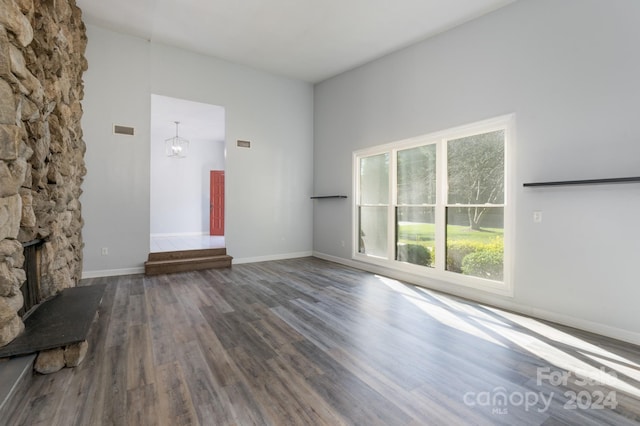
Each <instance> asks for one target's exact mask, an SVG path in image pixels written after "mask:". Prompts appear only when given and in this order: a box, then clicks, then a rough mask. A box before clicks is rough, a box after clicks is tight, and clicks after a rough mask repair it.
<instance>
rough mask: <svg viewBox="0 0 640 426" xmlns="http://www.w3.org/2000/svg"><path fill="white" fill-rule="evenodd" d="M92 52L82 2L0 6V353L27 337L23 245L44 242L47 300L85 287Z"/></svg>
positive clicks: (6, 1)
mask: <svg viewBox="0 0 640 426" xmlns="http://www.w3.org/2000/svg"><path fill="white" fill-rule="evenodd" d="M86 42H87V40H86V35H85V27H84V24H83V23H82V16H81V12H80V9H78V8H77V7H76V5H75V1H74V0H0V347H1V346H5V345H6V344H7V343H9V342H11V341H12V340H14V339H15V338H16V336H18V335H19V334H20V333H21V332H22V331H23V329H24V324H23V319H22V318H21V317H20V316H19V315H18V312H19V311H20V309H21V308H22V306H23V296H22V293H21V291H20V286H21V285H22V283H23V282H24V281H25V279H26V274H25V271H24V270H23V263H24V255H23V247H22V243H25V242H28V241H32V240H36V239H41V240H43V241H44V244H43V245H42V247H41V253H40V275H41V277H40V278H41V279H40V288H39V291H40V295H39V296H40V299H48V298H50V297H53V296H54V295H56V294H58V293H59V292H60V291H61V290H62V289H65V288H69V287H74V286H76V285H77V283H78V281H79V279H80V275H81V271H82V246H83V244H82V234H81V230H82V217H81V211H80V202H79V200H78V199H79V197H80V194H81V189H80V185H81V183H82V180H83V177H84V175H85V173H86V169H85V165H84V152H85V144H84V141H83V140H82V129H81V127H80V119H81V117H82V106H81V104H80V101H81V99H82V97H83V83H82V74H83V72H84V71H85V70H86V68H87V62H86V60H85V58H84V51H85V48H86Z"/></svg>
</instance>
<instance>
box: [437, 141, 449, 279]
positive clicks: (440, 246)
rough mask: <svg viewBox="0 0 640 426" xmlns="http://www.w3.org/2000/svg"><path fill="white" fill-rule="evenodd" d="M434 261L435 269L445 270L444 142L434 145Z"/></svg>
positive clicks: (445, 147)
mask: <svg viewBox="0 0 640 426" xmlns="http://www.w3.org/2000/svg"><path fill="white" fill-rule="evenodd" d="M436 183H437V184H436V212H435V216H436V217H435V222H436V226H435V229H436V235H435V238H436V261H435V269H436V270H437V271H444V270H445V268H446V262H447V261H446V259H447V256H446V255H447V249H446V203H447V145H446V141H445V140H441V141H439V142H437V143H436Z"/></svg>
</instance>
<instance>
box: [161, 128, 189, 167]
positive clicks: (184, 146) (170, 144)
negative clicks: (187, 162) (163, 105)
mask: <svg viewBox="0 0 640 426" xmlns="http://www.w3.org/2000/svg"><path fill="white" fill-rule="evenodd" d="M174 123H176V135H175V136H174V137H172V138H169V139H167V140H165V141H164V148H165V153H166V154H167V156H168V157H172V158H184V157H186V156H187V151H189V141H188V140H186V139H184V138H181V137H180V136H178V124H180V122H179V121H174Z"/></svg>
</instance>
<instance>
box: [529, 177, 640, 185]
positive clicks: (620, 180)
mask: <svg viewBox="0 0 640 426" xmlns="http://www.w3.org/2000/svg"><path fill="white" fill-rule="evenodd" d="M632 182H640V176H638V177H621V178H609V179H583V180H560V181H556V182H530V183H523V184H522V186H524V187H531V186H563V185H597V184H607V183H632Z"/></svg>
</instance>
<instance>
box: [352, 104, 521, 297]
mask: <svg viewBox="0 0 640 426" xmlns="http://www.w3.org/2000/svg"><path fill="white" fill-rule="evenodd" d="M496 130H504V203H503V204H492V205H491V206H495V207H502V208H503V209H504V234H503V241H504V253H503V281H494V280H489V279H485V278H480V277H475V276H471V275H463V274H461V273H457V272H452V271H447V270H446V256H443V255H442V254H441V255H439V256H438V255H436V259H435V262H434V264H433V267H426V266H420V265H414V264H411V263H406V262H400V261H397V260H395V257H396V231H397V230H396V211H397V208H398V207H403V206H407V205H405V204H402V205H399V204H398V188H397V183H398V182H397V172H398V170H397V153H398V151H402V150H406V149H412V148H416V147H419V146H423V145H429V144H436V182H437V183H436V198H435V223H436V227H435V239H436V242H435V244H436V253H446V251H445V248H446V211H447V207H451V206H456V205H455V204H454V205H450V204H448V200H447V193H446V189H447V173H446V170H447V169H446V163H447V152H446V146H447V145H446V142H447V141H449V140H455V139H460V138H464V137H468V136H473V135H477V134H482V133H488V132H492V131H496ZM514 138H515V114H508V115H504V116H500V117H495V118H492V119H489V120H483V121H479V122H475V123H471V124H468V125H463V126H458V127H455V128H450V129H446V130H443V131H439V132H434V133H429V134H425V135H421V136H417V137H413V138H409V139H404V140H399V141H396V142H391V143H386V144H383V145H378V146H373V147H369V148H365V149H361V150H357V151H354V152H353V163H352V164H353V169H352V176H353V179H352V182H353V194H354V197H353V200H354V201H353V203H352V210H353V217H352V226H351V228H352V231H353V238H352V242H353V244H352V250H351V257H352V259H353V260H356V261H359V262H364V263H368V264H372V265H375V266H379V267H384V268H388V269H392V270H397V271H400V272H406V273H410V274H414V275H419V276H421V277H427V278H433V279H435V280H439V281H444V282H446V283H450V284H453V285H456V286H462V287H468V288H473V289H478V290H483V291H487V292H490V293H495V294H500V295H504V296H509V297H512V296H513V282H512V276H513V274H512V265H513V241H514V229H515V226H514V211H515V210H514V205H515V202H514V185H513V182H512V181H513V177H514V176H513V164H514ZM383 153H389V156H390V157H389V158H390V161H389V176H388V179H389V200H388V203H387V204H386V205H387V206H388V207H387V257H386V258H381V257H375V256H371V255H367V254H364V253H359V251H358V250H359V228H360V226H359V217H358V212H359V207H360V195H361V194H360V168H359V166H360V159H362V158H365V157H369V156H373V155H379V154H383ZM425 206H431V205H429V204H426V205H425ZM464 206H466V205H464Z"/></svg>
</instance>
